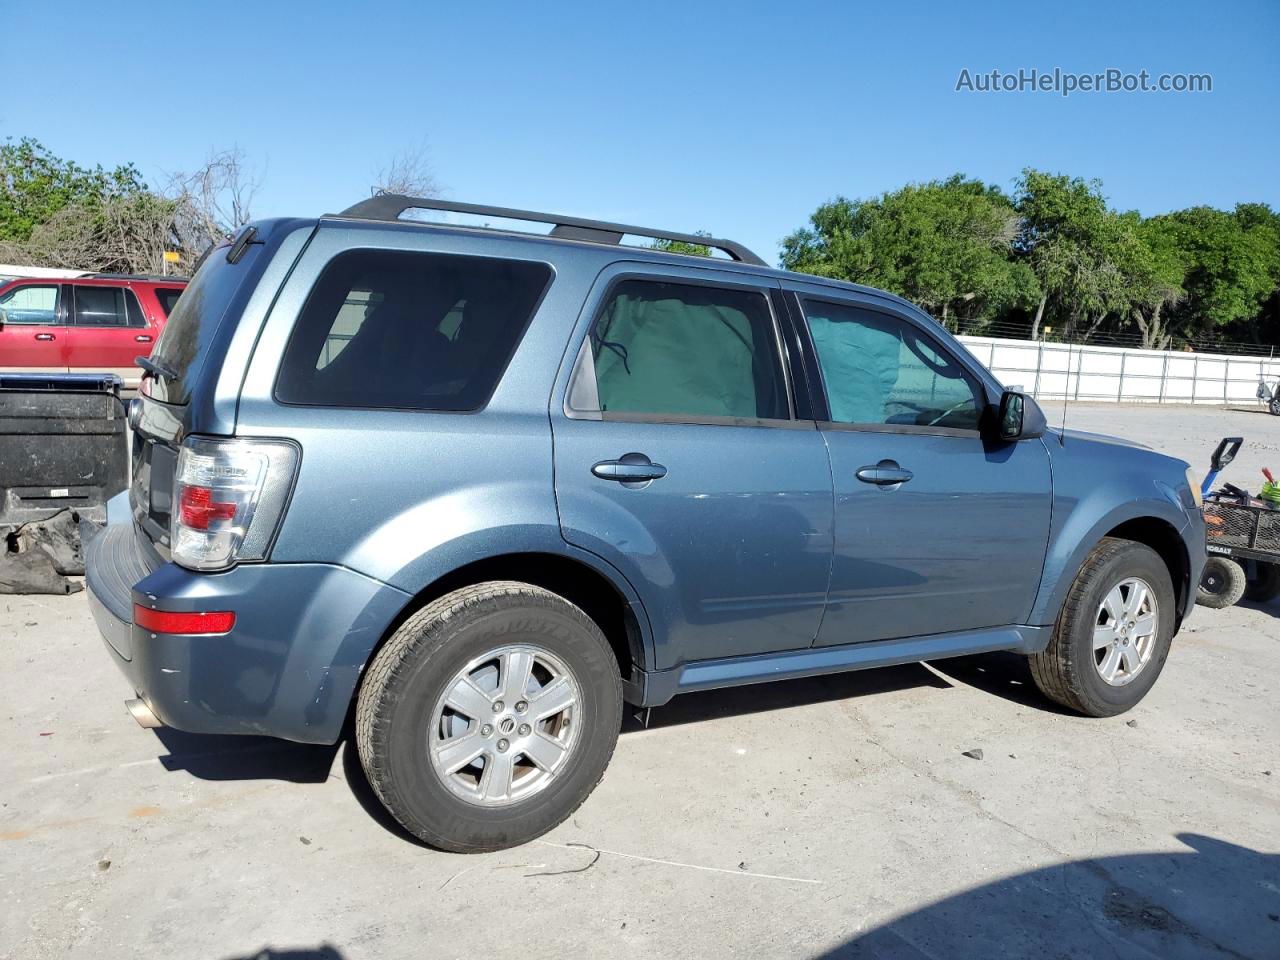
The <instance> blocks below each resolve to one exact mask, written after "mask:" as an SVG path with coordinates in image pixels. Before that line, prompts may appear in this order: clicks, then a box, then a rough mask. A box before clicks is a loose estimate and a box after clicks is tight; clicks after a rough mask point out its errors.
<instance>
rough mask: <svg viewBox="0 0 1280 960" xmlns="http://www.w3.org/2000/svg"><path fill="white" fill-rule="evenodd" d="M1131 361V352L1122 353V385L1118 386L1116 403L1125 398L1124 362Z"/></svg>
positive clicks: (1123, 351)
mask: <svg viewBox="0 0 1280 960" xmlns="http://www.w3.org/2000/svg"><path fill="white" fill-rule="evenodd" d="M1127 359H1129V351H1127V350H1122V351H1120V383H1119V384H1118V385H1117V386H1116V403H1119V402H1120V401H1121V400H1122V399H1123V398H1124V362H1125V361H1126V360H1127Z"/></svg>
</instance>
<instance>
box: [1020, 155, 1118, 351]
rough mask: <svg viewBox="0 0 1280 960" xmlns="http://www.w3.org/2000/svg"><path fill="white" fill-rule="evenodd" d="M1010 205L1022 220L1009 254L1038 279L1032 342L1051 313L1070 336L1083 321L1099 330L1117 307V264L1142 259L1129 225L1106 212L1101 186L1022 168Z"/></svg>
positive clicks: (1094, 182) (1093, 182)
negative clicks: (1028, 267) (1037, 299)
mask: <svg viewBox="0 0 1280 960" xmlns="http://www.w3.org/2000/svg"><path fill="white" fill-rule="evenodd" d="M1014 203H1015V206H1016V209H1017V211H1018V214H1019V216H1020V218H1021V222H1020V225H1019V230H1018V236H1017V239H1016V242H1015V244H1014V249H1015V251H1016V253H1017V254H1018V256H1019V257H1020V258H1021V259H1023V260H1024V261H1025V262H1026V263H1027V264H1028V265H1029V266H1030V267H1031V269H1032V271H1034V273H1035V275H1036V279H1037V280H1038V281H1039V282H1040V300H1039V303H1038V304H1037V305H1036V311H1035V316H1034V318H1033V319H1032V322H1031V339H1033V340H1034V339H1036V338H1038V337H1039V335H1040V326H1041V324H1042V323H1043V322H1044V319H1045V316H1046V311H1048V315H1049V316H1051V317H1053V318H1054V319H1055V320H1058V321H1059V322H1060V323H1061V324H1062V325H1063V327H1064V328H1065V329H1064V333H1065V334H1066V335H1067V336H1070V335H1071V334H1072V333H1074V332H1075V331H1076V330H1077V328H1078V327H1079V326H1080V325H1081V323H1084V324H1086V325H1087V329H1090V330H1094V329H1097V327H1098V325H1099V324H1100V323H1101V322H1102V320H1104V319H1105V318H1106V316H1107V314H1108V313H1110V312H1112V311H1113V310H1115V309H1117V308H1118V307H1120V306H1121V303H1120V301H1121V299H1122V290H1123V287H1124V283H1125V280H1124V275H1123V269H1122V267H1121V265H1120V263H1119V261H1120V260H1122V259H1124V258H1126V257H1128V258H1130V259H1133V258H1136V257H1138V256H1140V254H1139V252H1138V251H1137V250H1136V249H1135V248H1134V244H1135V238H1134V237H1133V235H1132V232H1133V231H1132V223H1131V222H1130V223H1126V222H1123V221H1121V220H1119V219H1118V218H1117V217H1116V215H1115V214H1114V213H1112V212H1111V211H1110V210H1108V209H1107V202H1106V200H1105V198H1104V197H1103V196H1102V184H1101V183H1100V182H1099V181H1097V180H1092V181H1086V180H1082V179H1080V178H1079V177H1069V176H1066V175H1063V174H1050V173H1044V172H1042V171H1039V170H1033V169H1030V168H1028V169H1026V170H1023V171H1022V177H1021V178H1020V179H1019V180H1018V183H1017V187H1016V189H1015V193H1014Z"/></svg>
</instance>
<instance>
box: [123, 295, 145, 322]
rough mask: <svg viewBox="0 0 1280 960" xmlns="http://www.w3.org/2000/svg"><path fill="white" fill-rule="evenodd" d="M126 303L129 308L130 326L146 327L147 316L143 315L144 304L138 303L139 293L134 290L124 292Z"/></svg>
mask: <svg viewBox="0 0 1280 960" xmlns="http://www.w3.org/2000/svg"><path fill="white" fill-rule="evenodd" d="M124 299H125V305H126V306H127V307H128V309H129V326H131V327H145V326H146V325H147V318H146V317H144V316H143V315H142V304H140V303H138V295H137V294H136V293H134V292H133V291H132V290H126V291H125V292H124Z"/></svg>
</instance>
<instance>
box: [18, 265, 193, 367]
mask: <svg viewBox="0 0 1280 960" xmlns="http://www.w3.org/2000/svg"><path fill="white" fill-rule="evenodd" d="M186 285H187V281H186V280H185V279H183V278H181V277H151V276H132V275H128V276H126V275H121V274H92V275H90V276H85V277H76V278H74V279H55V280H51V279H39V278H25V279H19V280H10V281H9V282H7V283H3V284H0V373H4V372H14V371H17V372H31V371H37V370H38V371H42V372H45V371H48V372H54V373H114V374H117V375H118V376H119V377H120V378H121V379H122V380H124V383H125V387H126V388H128V389H136V388H137V386H138V382H139V381H140V380H141V378H142V371H141V370H139V369H138V367H137V366H135V365H134V362H133V361H134V357H138V356H147V355H149V354H150V353H151V348H152V347H153V346H154V345H155V342H156V339H157V338H158V337H159V336H160V331H161V329H163V327H164V323H165V320H166V319H167V318H168V316H169V311H170V310H172V309H173V305H174V303H176V302H177V300H178V297H179V296H180V295H181V294H182V291H183V289H185V287H186Z"/></svg>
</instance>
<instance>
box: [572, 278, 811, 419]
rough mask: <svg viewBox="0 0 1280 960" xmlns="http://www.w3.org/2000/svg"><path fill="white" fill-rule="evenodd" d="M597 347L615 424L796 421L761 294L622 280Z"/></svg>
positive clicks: (603, 318) (604, 403) (594, 335)
mask: <svg viewBox="0 0 1280 960" xmlns="http://www.w3.org/2000/svg"><path fill="white" fill-rule="evenodd" d="M590 342H591V351H592V359H593V361H594V367H595V376H596V393H597V394H598V401H599V408H600V413H601V415H602V416H604V417H606V418H608V417H609V416H610V415H611V414H613V415H615V416H621V417H623V418H630V419H636V418H639V419H644V418H655V419H670V418H675V419H681V420H706V421H711V422H716V421H723V420H740V419H747V420H762V419H787V418H789V417H790V409H789V404H788V402H787V394H786V386H785V381H784V379H783V375H782V365H781V363H780V360H779V353H778V341H777V337H776V334H775V328H774V323H773V315H772V312H771V311H770V309H769V301H768V300H767V299H766V298H765V296H764V294H762V293H760V292H758V291H753V290H742V289H736V288H730V287H721V286H714V285H703V284H694V283H675V282H667V281H655V280H647V279H628V280H623V281H621V282H619V283H617V284H616V285H615V286H614V287H613V289H612V290H611V291H610V293H609V295H608V297H607V299H606V300H605V303H604V306H603V307H602V309H601V311H600V313H599V315H598V316H597V318H596V321H595V324H594V325H593V326H592V329H591V341H590Z"/></svg>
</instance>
